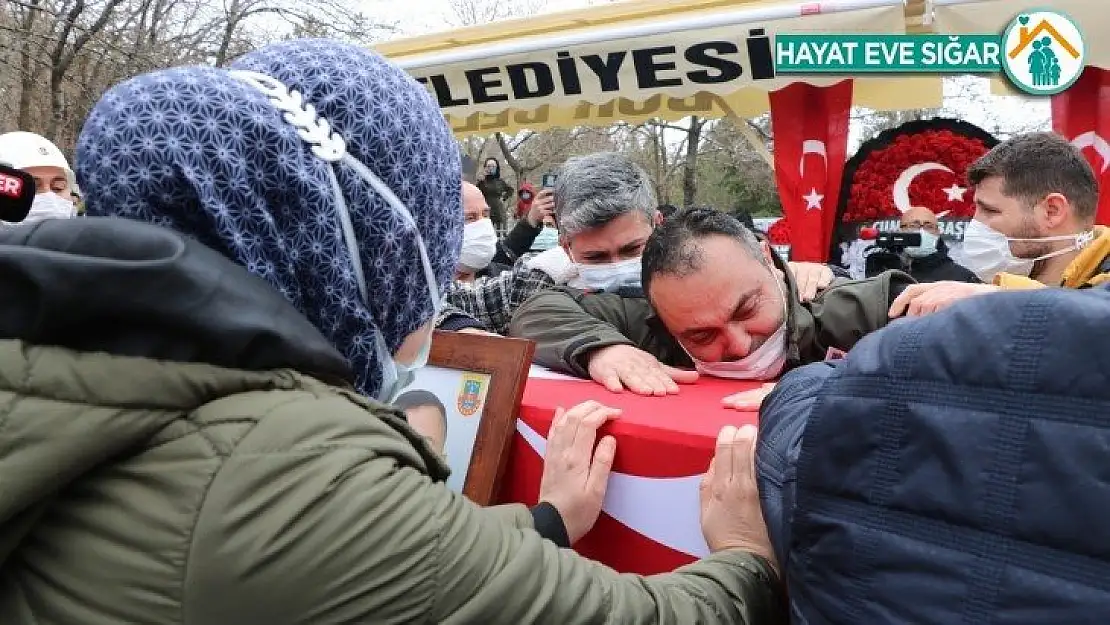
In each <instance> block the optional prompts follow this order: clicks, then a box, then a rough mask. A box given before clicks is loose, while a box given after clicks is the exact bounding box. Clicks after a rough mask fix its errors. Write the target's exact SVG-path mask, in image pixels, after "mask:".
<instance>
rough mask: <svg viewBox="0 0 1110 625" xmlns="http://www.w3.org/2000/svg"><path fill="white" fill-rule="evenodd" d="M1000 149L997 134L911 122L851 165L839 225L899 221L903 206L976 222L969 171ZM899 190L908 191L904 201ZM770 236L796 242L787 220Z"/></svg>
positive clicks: (960, 124)
mask: <svg viewBox="0 0 1110 625" xmlns="http://www.w3.org/2000/svg"><path fill="white" fill-rule="evenodd" d="M995 145H998V139H997V138H995V137H994V136H993V135H991V134H990V133H988V132H987V131H985V130H983V129H982V128H979V127H978V126H976V125H974V124H970V123H968V122H964V121H961V120H956V119H945V118H937V119H929V120H919V121H911V122H906V123H905V124H902V125H901V126H898V127H897V128H892V129H890V130H886V131H883V132H881V133H879V134H878V135H877V136H875V137H873V138H872V139H870V140H869V141H867V142H866V143H864V144H863V145H862V146H860V149H859V150H858V151H857V152H856V154H855V155H854V156H852V158H850V159H848V162H847V163H846V164H845V166H844V177H843V178H842V181H841V186H840V197H839V201H838V202H837V216H838V219H837V223H844V224H852V223H857V222H867V221H879V220H883V219H894V218H897V217H898V216H899V215H900V214H901V210H900V209H899V202H901V203H904V205H908V206H927V207H929V208H931V209H932V210H934V211H935V212H937V213H938V215H941V216H944V217H947V218H949V219H960V218H965V219H966V218H970V217H971V216H972V215H973V214H974V213H975V205H974V202H973V199H974V198H973V194H972V193H971V191H970V189H969V186H970V185H969V184H968V182H967V169H968V167H969V166H970V165H971V164H972V163H974V162H975V161H976V160H978V159H979V157H981V156H983V155H984V154H986V153H987V152H988V151H990V149H991V148H993V147H994V146H995ZM897 188H901V189H902V190H903V191H904V192H905V194H904V195H903V196H901V200H898V201H896V199H895V191H896V189H897ZM908 206H905V207H907V208H908ZM767 237H768V239H769V240H770V241H771V243H773V244H775V245H789V244H790V235H789V228H788V227H787V224H786V220H785V218H784V219H780V220H778V221H777V222H775V224H774V225H773V226H772V227H771V229H770V230H769V231H768V232H767ZM853 238H854V237H853ZM841 240H843V239H842V237H841V236H839V234H838V236H834V237H833V249H834V250H835V249H836V248H837V247H838V245H839V243H840V241H841Z"/></svg>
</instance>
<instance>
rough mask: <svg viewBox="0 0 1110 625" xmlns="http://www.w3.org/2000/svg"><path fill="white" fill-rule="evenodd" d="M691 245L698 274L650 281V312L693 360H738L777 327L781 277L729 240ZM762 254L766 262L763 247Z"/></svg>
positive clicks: (781, 306) (780, 311) (767, 253)
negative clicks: (697, 258) (696, 256)
mask: <svg viewBox="0 0 1110 625" xmlns="http://www.w3.org/2000/svg"><path fill="white" fill-rule="evenodd" d="M693 244H694V245H696V246H697V247H698V249H699V250H700V251H701V258H700V264H701V267H700V269H698V270H697V271H695V272H694V273H693V274H691V275H686V276H681V277H679V276H674V275H666V274H664V275H655V276H653V277H652V280H651V292H650V293H649V294H648V295H649V296H650V298H651V303H652V306H653V307H654V308H655V312H656V314H658V315H659V318H660V320H661V321H662V322H663V324H664V325H666V326H667V329H668V330H669V331H670V332H671V334H672V335H674V336H675V337H676V338H677V339H678V340H679V341H680V342H681V343H682V345H683V346H684V347H686V349H687V350H688V351H689V352H690V354H691V355H692V356H694V357H695V358H697V359H698V360H701V361H703V362H729V361H734V360H739V359H741V358H743V357H745V356H747V355H748V354H750V353H751V352H752V351H754V350H755V349H757V348H758V347H759V346H760V345H762V344H763V343H764V342H766V341H767V339H768V338H770V336H771V335H772V334H774V333H775V331H776V330H778V329H779V326H781V325H782V323H783V321H784V319H785V317H784V315H785V314H786V306H785V304H784V303H783V292H784V291H785V287H784V286H783V283H782V277H781V276H780V275H779V273H778V272H777V271H776V270H772V269H769V268H768V267H766V266H764V265H763V264H762V263H761V262H760V261H759V260H757V259H755V258H753V257H752V256H751V253H750V252H748V251H746V250H745V249H744V247H743V246H742V245H741V243H740V242H738V241H736V240H734V239H732V238H731V237H726V236H711V237H707V238H705V239H701V240H700V241H696V242H694V243H693ZM762 253H763V254H764V258H766V259H767V262H770V258H771V250H770V249H769V248H767V246H766V245H763V246H762Z"/></svg>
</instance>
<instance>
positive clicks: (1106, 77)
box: [1052, 67, 1110, 225]
mask: <svg viewBox="0 0 1110 625" xmlns="http://www.w3.org/2000/svg"><path fill="white" fill-rule="evenodd" d="M1052 129H1053V130H1055V131H1056V132H1058V133H1059V134H1061V135H1063V136H1065V137H1067V138H1068V140H1069V141H1071V142H1072V145H1074V146H1075V147H1077V148H1079V149H1080V150H1081V151H1082V152H1083V156H1085V157H1086V158H1087V162H1089V163H1090V164H1091V167H1092V168H1094V170H1095V177H1096V178H1097V179H1098V188H1099V194H1098V213H1097V215H1096V217H1095V222H1096V223H1099V224H1102V225H1110V144H1108V143H1107V141H1110V71H1107V70H1104V69H1099V68H1097V67H1087V68H1084V70H1083V74H1082V75H1080V76H1079V80H1077V81H1075V84H1073V85H1072V86H1071V87H1068V89H1067V90H1066V91H1064V92H1063V93H1059V94H1057V95H1054V96H1052Z"/></svg>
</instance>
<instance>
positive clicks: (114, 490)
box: [0, 40, 1110, 625]
mask: <svg viewBox="0 0 1110 625" xmlns="http://www.w3.org/2000/svg"><path fill="white" fill-rule="evenodd" d="M0 162H3V163H6V164H8V165H11V166H14V167H16V168H20V169H24V170H26V171H27V172H29V173H30V174H31V175H32V176H33V177H34V178H35V181H36V187H37V190H38V194H37V195H36V197H35V200H34V204H33V207H32V210H31V212H30V214H29V215H28V216H27V218H26V219H25V220H23V222H22V223H18V224H5V225H4V227H3V228H0V292H2V293H6V298H5V301H6V307H5V310H6V313H5V314H4V315H2V316H0V330H2V332H3V337H2V339H0V404H2V405H3V406H4V409H3V413H2V414H3V421H2V423H3V427H2V429H0V473H2V474H3V475H4V476H5V491H4V492H5V495H6V496H5V497H3V498H0V519H2V521H0V529H2V530H3V532H2V534H3V536H4V537H5V538H6V540H5V541H4V549H3V552H2V554H3V559H2V561H0V571H2V572H3V575H2V576H0V622H4V623H82V624H96V623H105V624H107V623H147V624H157V623H167V624H171V623H172V624H184V623H202V624H204V625H219V624H222V623H228V624H233V623H234V624H242V623H293V622H297V623H301V622H305V623H309V622H310V623H361V622H373V623H410V622H431V623H513V624H516V623H557V624H560V625H562V624H573V623H615V624H619V623H629V624H633V623H635V624H647V623H668V624H674V625H678V624H687V623H747V624H753V625H754V624H760V625H762V624H774V623H795V624H806V623H811V624H814V625H816V624H817V623H841V624H852V625H855V624H859V623H954V622H968V623H990V622H997V623H1014V624H1017V623H1022V624H1026V623H1028V624H1030V625H1032V624H1034V623H1037V624H1041V623H1049V622H1051V623H1100V622H1101V621H1102V620H1103V618H1104V616H1105V615H1106V614H1108V613H1110V589H1108V588H1107V587H1106V584H1105V579H1107V573H1110V563H1108V561H1107V558H1106V554H1107V553H1110V540H1107V538H1106V534H1105V533H1104V532H1103V531H1102V530H1101V528H1100V527H1099V521H1100V520H1101V512H1102V511H1104V510H1106V509H1107V506H1108V502H1107V500H1106V499H1103V498H1102V494H1104V493H1105V492H1106V480H1105V478H1104V477H1103V475H1104V473H1105V470H1104V469H1103V466H1102V465H1103V464H1104V463H1105V458H1106V454H1107V444H1106V440H1107V439H1108V436H1110V427H1108V426H1107V424H1106V423H1105V421H1106V420H1105V419H1104V418H1103V417H1104V416H1105V415H1106V414H1110V380H1108V373H1107V372H1108V369H1107V368H1106V367H1102V366H1100V365H1099V364H1098V363H1100V362H1105V360H1106V356H1105V353H1106V347H1108V346H1107V345H1106V342H1105V340H1104V339H1103V337H1104V336H1106V333H1105V331H1104V328H1105V319H1106V318H1107V316H1108V314H1110V290H1108V289H1107V288H1106V286H1107V284H1108V283H1110V229H1107V228H1104V227H1102V226H1097V225H1095V224H1094V215H1095V207H1096V204H1097V198H1098V187H1097V183H1096V179H1095V176H1094V173H1093V171H1092V169H1091V167H1090V166H1089V165H1088V164H1087V162H1086V161H1085V160H1084V159H1083V158H1082V156H1081V155H1080V154H1079V153H1078V152H1077V151H1076V149H1075V148H1074V147H1073V146H1072V145H1071V144H1070V143H1068V142H1067V141H1066V140H1065V139H1063V138H1061V137H1059V136H1056V135H1053V134H1051V133H1033V134H1028V135H1023V136H1018V137H1015V138H1013V139H1010V140H1008V141H1006V142H1004V143H1002V144H1001V145H999V146H998V147H996V148H994V149H993V150H992V151H991V152H990V153H989V154H987V155H986V156H985V157H983V158H982V159H981V160H980V161H979V162H978V163H976V165H975V166H974V167H973V168H972V169H971V171H970V173H969V178H970V184H971V185H972V186H973V187H974V189H975V193H976V195H975V201H976V204H977V212H976V216H975V219H974V221H972V222H971V225H969V227H968V228H967V235H966V237H965V240H964V252H963V254H962V256H961V262H963V263H964V266H963V267H961V268H963V269H965V271H964V272H963V273H961V274H960V275H959V277H957V278H956V279H955V280H952V279H934V280H930V279H929V278H926V277H925V275H924V273H925V272H926V270H928V271H934V272H935V271H936V268H937V267H939V266H941V265H943V264H945V263H952V262H953V261H952V259H949V258H948V257H947V256H946V255H945V248H944V245H943V243H942V242H941V241H940V239H939V237H938V236H937V235H938V231H937V229H936V217H935V215H934V214H933V213H932V212H931V211H929V210H928V207H921V208H920V209H919V210H917V209H915V210H914V211H912V214H911V212H907V213H906V215H905V216H904V217H903V223H902V227H903V229H904V230H905V231H907V232H916V233H920V234H921V235H922V237H921V245H920V246H916V247H917V248H918V249H914V250H906V254H907V259H906V260H907V261H908V267H905V268H900V269H891V270H885V271H881V272H876V275H873V276H871V277H868V278H866V279H863V280H851V279H847V278H844V277H843V276H842V275H841V274H840V273H839V271H838V270H837V269H836V268H833V267H830V266H826V265H823V264H814V263H792V262H787V261H785V260H784V259H782V258H780V257H779V255H778V254H776V253H775V252H773V251H772V249H771V248H770V246H769V244H768V242H767V241H766V240H765V238H764V237H763V236H762V235H761V233H759V232H757V231H754V229H753V228H751V227H749V226H747V225H745V224H743V223H741V221H740V220H738V219H737V218H735V217H734V216H731V215H729V214H727V213H725V212H721V211H718V210H715V209H713V208H708V207H687V208H684V209H675V208H674V207H660V206H659V205H658V201H657V199H656V197H655V193H654V190H653V187H652V184H651V181H650V179H649V177H648V175H647V174H646V173H645V172H644V171H643V170H642V169H641V168H639V167H638V166H637V165H636V164H635V163H633V162H632V161H631V160H629V159H628V158H626V157H625V156H622V155H620V154H615V153H598V154H591V155H586V156H580V157H576V158H572V159H570V160H568V161H567V162H566V163H565V164H564V165H563V166H562V167H561V169H560V171H559V175H558V178H557V179H556V181H555V183H554V185H553V187H551V188H544V189H542V190H541V191H539V192H534V189H530V191H529V194H528V198H527V205H526V206H525V207H524V210H523V211H522V212H520V213H519V214H518V217H519V219H518V220H517V221H516V222H515V224H512V225H511V228H510V227H509V225H510V222H511V221H512V217H511V216H510V215H509V214H507V208H506V203H507V202H510V201H511V199H512V196H513V190H512V187H510V186H509V185H507V184H506V183H505V182H504V181H503V180H501V178H500V165H499V163H497V162H496V160H491V161H489V162H487V163H486V164H485V165H484V173H483V178H482V179H481V180H480V181H479V182H478V184H470V183H467V182H464V180H463V172H462V170H461V165H460V157H459V151H458V147H457V145H456V143H455V141H454V138H453V137H452V134H451V131H450V129H449V127H448V125H447V124H446V122H445V121H444V118H443V116H442V114H441V113H440V111H439V109H438V107H437V105H436V103H435V101H434V100H433V98H432V97H431V96H430V95H429V94H428V93H427V91H426V90H425V89H424V88H423V87H422V86H421V85H420V84H419V83H417V82H416V81H414V80H413V79H411V78H410V77H409V76H408V75H407V74H406V73H405V72H404V71H402V70H401V69H399V68H398V67H396V66H394V65H392V64H391V63H389V62H388V61H386V60H384V59H382V58H381V57H379V56H377V55H376V54H374V53H373V52H370V51H367V50H365V49H362V48H358V47H354V46H349V45H346V44H342V43H338V42H333V41H328V40H294V41H287V42H283V43H279V44H274V45H270V46H266V47H264V48H260V49H258V50H254V51H252V52H250V53H248V54H246V55H244V56H242V57H240V58H239V59H237V60H236V61H235V62H234V63H232V64H231V66H230V67H228V68H211V67H183V68H173V69H168V70H162V71H158V72H154V73H151V74H146V75H143V76H139V77H136V78H133V79H131V80H128V81H126V82H124V83H122V84H120V85H117V86H115V87H114V88H112V89H111V90H110V91H109V92H108V93H106V94H105V95H104V96H103V97H102V98H101V100H100V101H99V103H98V104H97V106H96V107H95V108H94V110H93V111H92V113H91V114H90V116H89V118H88V119H87V120H86V122H85V125H84V128H83V130H82V132H81V135H80V137H79V140H78V143H77V148H76V156H75V163H74V166H73V167H72V168H71V167H70V165H69V163H68V162H67V160H66V159H65V157H64V155H63V154H62V152H61V151H60V150H59V149H58V148H57V146H55V145H53V144H51V143H50V142H49V141H46V140H45V139H43V138H42V137H39V136H37V135H32V134H30V133H24V132H16V133H9V134H5V135H0ZM78 188H80V194H81V200H82V201H83V202H84V206H85V213H86V215H87V217H82V218H71V217H74V216H75V215H76V214H77V210H76V208H75V199H76V195H75V194H76V191H77V189H78ZM520 199H521V200H522V201H523V200H524V197H523V196H521V198H520ZM551 227H555V228H557V236H558V245H556V246H554V247H551V248H550V249H547V250H545V251H541V252H533V251H532V249H533V247H534V244H535V241H536V239H537V237H539V236H540V235H541V234H542V233H543V232H544V229H545V228H551ZM502 231H505V235H504V236H499V233H500V232H502ZM929 259H931V260H930V262H926V261H927V260H929ZM915 267H916V268H918V269H920V270H921V272H923V273H922V274H919V273H918V272H916V271H914V268H915ZM903 269H905V270H903ZM948 270H951V267H948ZM933 275H934V277H938V274H936V273H934V274H933ZM952 275H954V274H951V273H949V274H943V275H941V276H939V277H941V278H950V277H951V276H952ZM434 329H439V330H445V331H457V332H478V333H489V334H503V335H507V336H514V337H523V338H528V339H531V340H533V341H535V342H536V345H537V349H536V360H537V362H538V363H539V364H542V365H544V366H547V367H549V368H552V369H556V370H559V371H562V372H565V373H568V374H571V375H575V376H579V377H583V378H590V379H592V380H594V381H596V382H597V383H598V384H599V386H598V393H597V397H596V400H594V401H588V402H585V403H583V404H580V405H577V406H569V407H567V408H566V409H560V410H559V411H558V412H557V414H556V417H555V420H554V422H553V424H552V427H551V431H550V432H549V434H548V439H547V440H548V443H547V451H546V456H545V460H544V472H543V478H542V483H541V484H540V490H539V492H540V497H539V499H540V503H539V504H537V505H536V506H534V507H532V508H527V507H524V506H521V505H516V504H510V505H504V506H494V507H488V508H482V507H479V506H477V505H475V504H474V503H472V502H470V501H468V500H467V499H465V498H464V497H463V496H461V495H459V494H457V493H455V492H452V491H451V490H449V489H448V488H446V486H445V484H444V481H445V479H446V477H447V474H448V468H447V465H446V464H445V462H444V460H443V457H442V455H443V445H444V440H445V437H446V436H447V433H446V426H447V423H446V419H445V410H444V407H443V405H442V403H440V402H439V401H438V400H437V399H436V397H435V396H434V395H432V394H430V393H426V392H421V391H420V390H419V389H413V388H412V381H413V379H414V376H415V373H416V371H417V370H419V369H420V368H421V367H422V366H424V365H426V364H427V361H428V357H429V351H430V348H431V340H432V331H433V330H434ZM700 376H711V377H717V378H725V379H735V380H760V381H768V382H771V381H776V383H775V384H768V385H767V386H766V393H767V394H766V397H757V398H754V400H753V399H752V398H751V397H750V395H749V396H746V399H744V400H743V401H741V400H739V399H737V398H736V397H731V396H730V397H726V398H723V401H724V402H725V405H727V406H730V407H734V408H747V409H753V408H759V410H760V425H759V428H758V430H757V429H756V428H754V427H751V426H747V427H742V428H737V427H732V426H729V427H725V428H724V429H723V430H722V431H721V432H720V435H719V437H718V440H717V446H716V450H715V453H714V455H713V457H712V458H711V459H710V458H707V465H708V470H707V472H706V474H705V476H704V479H703V485H702V489H701V497H700V513H701V522H702V529H703V533H704V537H705V541H706V544H707V545H708V547H709V550H710V555H708V556H707V557H705V558H703V559H701V560H700V561H698V562H696V563H694V564H691V565H688V566H685V567H682V568H679V569H677V570H675V571H673V572H671V573H668V574H663V575H654V576H635V575H622V574H618V573H617V572H615V571H613V570H611V569H609V568H608V567H606V566H604V565H602V564H599V563H596V562H592V561H590V560H588V559H586V558H584V557H581V556H579V555H578V554H577V553H576V552H574V551H573V550H572V549H570V548H569V547H571V546H572V545H573V544H574V543H575V542H576V541H578V540H579V539H580V538H582V537H583V536H584V535H585V534H586V533H588V532H589V530H590V529H591V528H592V526H593V525H594V523H595V521H596V520H597V517H598V515H599V514H600V509H601V502H602V499H603V498H604V496H605V492H606V486H607V482H608V477H609V471H610V469H611V467H612V464H613V461H614V458H615V457H616V455H617V454H619V453H620V451H619V447H618V442H617V441H616V440H615V439H614V438H613V437H611V436H604V435H602V433H601V431H602V430H603V428H604V427H605V425H606V424H607V423H608V422H610V421H611V420H613V419H616V418H619V417H620V411H619V410H617V409H614V408H611V407H608V406H606V405H605V397H607V396H608V394H609V393H610V392H621V391H628V392H632V393H635V394H639V395H647V396H660V395H668V394H674V393H679V392H681V390H680V386H681V385H682V384H689V383H694V382H695V381H696V380H697V379H698V378H699V377H700ZM760 400H762V401H760ZM752 401H754V402H755V404H754V405H753V404H751V402H752ZM673 418H676V419H680V418H682V415H674V416H673Z"/></svg>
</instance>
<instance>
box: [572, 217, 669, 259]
mask: <svg viewBox="0 0 1110 625" xmlns="http://www.w3.org/2000/svg"><path fill="white" fill-rule="evenodd" d="M653 227H654V224H652V223H651V222H650V221H649V220H648V219H647V217H645V216H644V214H643V213H642V212H640V211H631V212H628V213H625V214H623V215H621V216H620V217H617V218H616V219H614V220H612V221H610V222H609V223H607V224H605V225H604V226H601V227H599V228H593V229H590V230H586V231H584V232H580V233H578V234H577V235H575V236H574V237H573V238H571V239H568V240H565V241H563V248H564V249H565V250H566V252H567V254H568V255H570V257H571V258H573V259H574V261H575V262H578V263H582V264H583V265H605V264H609V263H615V262H617V261H621V260H627V259H629V258H639V257H640V256H641V255H643V253H644V245H645V244H646V243H647V240H648V237H650V236H651V231H652V229H653Z"/></svg>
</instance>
